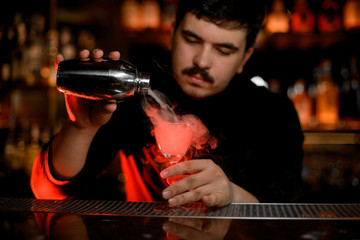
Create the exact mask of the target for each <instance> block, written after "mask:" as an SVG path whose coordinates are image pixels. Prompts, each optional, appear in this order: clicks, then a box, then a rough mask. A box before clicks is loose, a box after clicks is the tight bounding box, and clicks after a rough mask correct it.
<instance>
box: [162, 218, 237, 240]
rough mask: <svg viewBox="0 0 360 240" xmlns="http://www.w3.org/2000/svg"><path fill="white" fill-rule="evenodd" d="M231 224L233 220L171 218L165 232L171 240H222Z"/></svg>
mask: <svg viewBox="0 0 360 240" xmlns="http://www.w3.org/2000/svg"><path fill="white" fill-rule="evenodd" d="M230 224H231V219H201V218H170V219H169V221H168V222H165V223H164V225H163V230H164V231H166V232H167V238H168V239H169V240H171V239H191V240H222V239H224V237H225V235H226V233H227V232H228V231H229V228H230Z"/></svg>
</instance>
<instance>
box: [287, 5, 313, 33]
mask: <svg viewBox="0 0 360 240" xmlns="http://www.w3.org/2000/svg"><path fill="white" fill-rule="evenodd" d="M314 28H315V15H314V13H313V12H312V11H311V9H310V8H309V3H308V1H307V0H296V1H295V6H294V12H293V14H292V17H291V31H292V32H294V33H312V32H314Z"/></svg>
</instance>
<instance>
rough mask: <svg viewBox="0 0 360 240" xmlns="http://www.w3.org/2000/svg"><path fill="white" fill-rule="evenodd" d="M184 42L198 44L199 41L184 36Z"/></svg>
mask: <svg viewBox="0 0 360 240" xmlns="http://www.w3.org/2000/svg"><path fill="white" fill-rule="evenodd" d="M184 38H185V41H186V42H188V43H199V42H200V41H199V40H198V39H196V38H193V37H188V36H185V37H184Z"/></svg>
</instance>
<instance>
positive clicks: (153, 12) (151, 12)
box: [141, 0, 161, 30]
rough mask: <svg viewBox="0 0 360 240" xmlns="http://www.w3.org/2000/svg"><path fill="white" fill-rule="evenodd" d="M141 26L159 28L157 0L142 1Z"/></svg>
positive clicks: (159, 15) (159, 16)
mask: <svg viewBox="0 0 360 240" xmlns="http://www.w3.org/2000/svg"><path fill="white" fill-rule="evenodd" d="M141 7H142V14H143V28H144V29H153V30H154V29H159V27H160V22H161V20H160V19H161V13H160V4H159V1H157V0H143V1H142V5H141Z"/></svg>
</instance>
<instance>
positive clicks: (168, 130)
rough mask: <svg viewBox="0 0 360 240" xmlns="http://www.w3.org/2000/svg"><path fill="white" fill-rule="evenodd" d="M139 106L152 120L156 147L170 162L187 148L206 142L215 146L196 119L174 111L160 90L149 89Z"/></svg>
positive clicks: (212, 139)
mask: <svg viewBox="0 0 360 240" xmlns="http://www.w3.org/2000/svg"><path fill="white" fill-rule="evenodd" d="M142 107H143V109H144V111H145V113H146V114H147V116H148V117H149V118H150V120H151V122H152V124H153V127H154V136H155V139H156V143H157V145H158V147H159V150H160V152H161V153H162V154H163V155H164V156H165V157H166V158H167V159H168V160H169V161H170V164H171V165H174V164H176V163H178V162H179V161H180V160H185V159H183V158H184V156H185V154H186V153H187V152H188V151H189V149H195V150H201V149H202V148H204V146H205V145H206V144H209V145H210V147H211V148H212V149H214V148H216V147H217V141H216V139H215V138H214V137H212V136H211V135H210V133H209V131H208V129H207V128H206V127H205V125H204V124H203V123H202V122H201V121H200V119H199V118H198V117H196V116H195V115H192V114H187V115H176V114H175V112H174V110H173V108H172V107H170V104H169V101H168V100H167V98H166V96H165V95H164V94H162V93H160V92H158V91H155V90H149V91H148V95H147V96H145V98H144V101H143V103H142Z"/></svg>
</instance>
